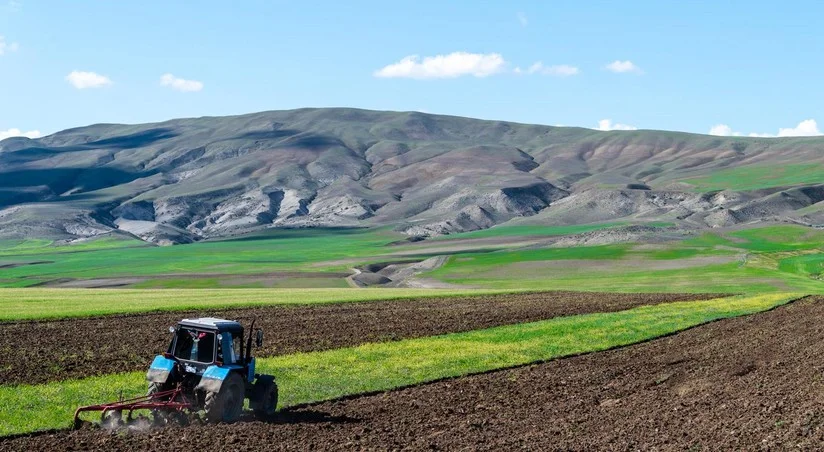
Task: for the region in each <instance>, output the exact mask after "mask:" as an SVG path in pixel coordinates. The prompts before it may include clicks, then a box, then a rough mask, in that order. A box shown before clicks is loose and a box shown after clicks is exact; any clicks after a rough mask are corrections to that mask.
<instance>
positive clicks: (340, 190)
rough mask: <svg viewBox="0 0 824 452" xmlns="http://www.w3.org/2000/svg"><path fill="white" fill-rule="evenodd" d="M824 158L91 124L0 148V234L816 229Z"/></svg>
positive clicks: (432, 125)
mask: <svg viewBox="0 0 824 452" xmlns="http://www.w3.org/2000/svg"><path fill="white" fill-rule="evenodd" d="M822 157H824V138H814V137H804V138H769V139H767V138H750V137H714V136H707V135H696V134H689V133H685V132H667V131H655V130H638V131H612V132H601V131H596V130H591V129H584V128H568V127H556V126H542V125H531V124H522V123H515V122H506V121H495V120H478V119H471V118H463V117H458V116H448V115H431V114H427V113H420V112H383V111H372V110H360V109H349V108H321V109H315V108H304V109H297V110H284V111H266V112H259V113H251V114H245V115H235V116H225V117H214V116H205V117H200V118H182V119H171V120H167V121H162V122H156V123H149V124H94V125H90V126H86V127H76V128H72V129H67V130H64V131H60V132H57V133H55V134H52V135H49V136H46V137H42V138H38V139H29V138H17V137H16V138H9V139H6V140H3V141H0V238H2V237H20V236H34V237H49V238H58V239H66V240H71V239H76V238H82V237H89V236H95V235H99V234H103V233H108V232H112V231H115V232H125V233H129V234H133V235H135V236H138V237H140V238H142V239H144V240H147V241H150V242H155V243H161V244H168V243H186V242H190V241H194V240H199V239H203V238H211V237H218V236H227V235H236V234H243V233H246V232H252V231H256V230H260V229H265V228H269V227H315V226H375V225H380V226H392V227H394V228H396V229H398V230H401V231H403V232H405V233H407V234H409V235H414V236H430V235H439V234H448V233H453V232H463V231H469V230H476V229H483V228H487V227H491V226H494V225H496V224H502V223H506V222H508V221H520V222H522V221H538V222H542V223H546V224H577V223H588V222H591V221H590V220H592V221H603V220H613V219H630V220H637V221H642V222H643V221H661V220H666V221H673V222H675V223H676V224H677V226H678V227H679V228H682V229H685V230H691V229H701V228H710V227H725V226H731V225H735V224H740V223H745V222H749V221H794V222H799V223H802V224H809V225H819V224H821V223H822V222H824V221H822V220H824V207H822V206H820V205H818V204H819V203H820V202H821V201H822V200H824V189H822V187H824V186H822V185H820V183H816V181H824V165H823V164H822V163H821V162H822V160H824V159H822ZM819 176H822V177H821V178H819ZM745 182H746V183H747V184H745ZM745 185H746V186H745ZM739 187H743V188H746V189H738V188H739ZM753 188H754V189H753ZM819 207H820V208H819Z"/></svg>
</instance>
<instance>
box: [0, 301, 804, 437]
mask: <svg viewBox="0 0 824 452" xmlns="http://www.w3.org/2000/svg"><path fill="white" fill-rule="evenodd" d="M796 298H798V295H794V294H772V295H760V296H749V297H733V298H722V299H715V300H707V301H693V302H678V303H665V304H660V305H655V306H644V307H640V308H635V309H630V310H626V311H620V312H614V313H602V314H587V315H578V316H570V317H560V318H554V319H551V320H546V321H540V322H533V323H525V324H518V325H508V326H502V327H497V328H490V329H485V330H476V331H470V332H465V333H455V334H447V335H443V336H434V337H427V338H420V339H410V340H403V341H398V342H386V343H376V344H365V345H362V346H358V347H351V348H344V349H337V350H329V351H323V352H314V353H299V354H293V355H286V356H279V357H272V358H263V359H260V360H259V361H258V366H259V370H260V371H262V372H266V373H271V374H274V375H275V376H276V377H277V379H278V384H279V386H280V393H281V407H288V406H292V405H296V404H301V403H307V402H313V401H320V400H326V399H330V398H335V397H340V396H344V395H354V394H360V393H364V392H372V391H381V390H388V389H392V388H397V387H402V386H407V385H412V384H419V383H424V382H428V381H434V380H438V379H442V378H448V377H458V376H463V375H468V374H472V373H478V372H485V371H490V370H494V369H500V368H505V367H511V366H518V365H523V364H528V363H533V362H539V361H544V360H549V359H554V358H559V357H563V356H570V355H575V354H580V353H587V352H595V351H600V350H606V349H609V348H613V347H618V346H623V345H629V344H633V343H637V342H640V341H645V340H649V339H652V338H655V337H659V336H661V335H665V334H669V333H672V332H676V331H680V330H683V329H686V328H690V327H693V326H696V325H700V324H702V323H706V322H710V321H713V320H717V319H723V318H728V317H734V316H739V315H745V314H751V313H755V312H759V311H764V310H767V309H771V308H774V307H776V306H780V305H782V304H785V303H787V302H789V301H791V300H793V299H796ZM145 386H146V384H145V381H144V374H143V373H142V372H134V373H128V374H119V375H106V376H100V377H92V378H87V379H82V380H70V381H62V382H55V383H49V384H43V385H32V386H27V385H21V386H0V435H11V434H17V433H26V432H33V431H37V430H44V429H52V428H65V427H68V426H69V423H70V421H71V418H72V414H73V411H74V409H75V408H76V407H77V406H78V405H83V404H92V403H100V402H104V401H107V400H110V399H116V398H117V397H118V396H119V395H120V394H121V393H122V395H123V396H124V397H129V396H136V395H139V394H142V393H143V392H145Z"/></svg>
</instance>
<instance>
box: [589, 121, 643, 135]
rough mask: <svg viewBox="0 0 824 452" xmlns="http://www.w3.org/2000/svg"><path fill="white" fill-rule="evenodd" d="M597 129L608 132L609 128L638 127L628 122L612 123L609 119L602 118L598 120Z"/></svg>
mask: <svg viewBox="0 0 824 452" xmlns="http://www.w3.org/2000/svg"><path fill="white" fill-rule="evenodd" d="M597 130H603V131H604V132H608V131H610V130H638V127H635V126H631V125H628V124H618V123H616V124H613V123H612V120H611V119H602V120H600V121H598V128H597Z"/></svg>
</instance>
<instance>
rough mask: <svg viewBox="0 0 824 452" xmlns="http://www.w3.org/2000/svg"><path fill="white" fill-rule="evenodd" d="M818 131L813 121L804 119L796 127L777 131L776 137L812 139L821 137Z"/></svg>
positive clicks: (816, 124)
mask: <svg viewBox="0 0 824 452" xmlns="http://www.w3.org/2000/svg"><path fill="white" fill-rule="evenodd" d="M821 134H822V133H821V131H820V130H818V123H816V122H815V119H805V120H804V121H801V122H799V123H798V125H797V126H795V127H791V128H788V129H778V136H780V137H812V136H819V135H821Z"/></svg>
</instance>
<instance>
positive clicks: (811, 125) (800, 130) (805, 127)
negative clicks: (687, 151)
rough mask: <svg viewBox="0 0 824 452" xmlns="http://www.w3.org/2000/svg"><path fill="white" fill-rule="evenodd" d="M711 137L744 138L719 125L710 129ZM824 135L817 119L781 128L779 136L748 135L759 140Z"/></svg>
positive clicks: (754, 133) (740, 134)
mask: <svg viewBox="0 0 824 452" xmlns="http://www.w3.org/2000/svg"><path fill="white" fill-rule="evenodd" d="M710 135H717V136H721V137H740V136H744V134H743V133H741V132H736V131H734V130H732V127H730V126H728V125H726V124H718V125H715V126H713V127H712V128H710ZM820 135H824V133H821V131H820V130H819V129H818V123H816V121H815V119H806V120H804V121H801V122H800V123H798V125H797V126H795V127H788V128H779V129H778V134H777V135H774V134H771V133H757V132H752V133H749V134H747V136H748V137H757V138H771V137H813V136H820Z"/></svg>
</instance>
